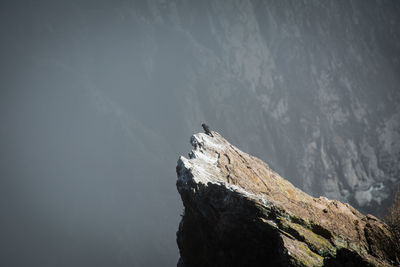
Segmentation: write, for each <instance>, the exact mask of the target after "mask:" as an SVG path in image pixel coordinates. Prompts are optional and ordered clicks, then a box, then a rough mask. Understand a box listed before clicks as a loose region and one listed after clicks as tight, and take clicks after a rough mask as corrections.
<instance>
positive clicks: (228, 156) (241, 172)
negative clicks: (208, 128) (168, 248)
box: [176, 132, 396, 267]
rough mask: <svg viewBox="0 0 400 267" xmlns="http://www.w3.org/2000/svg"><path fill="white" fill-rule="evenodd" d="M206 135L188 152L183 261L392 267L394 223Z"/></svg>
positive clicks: (183, 165)
mask: <svg viewBox="0 0 400 267" xmlns="http://www.w3.org/2000/svg"><path fill="white" fill-rule="evenodd" d="M213 135H214V137H211V136H209V135H206V134H203V133H199V134H195V135H193V136H192V137H191V144H192V145H193V149H192V151H191V152H190V153H189V159H187V158H185V157H180V158H179V160H178V165H177V167H176V171H177V175H178V180H177V188H178V191H179V193H180V195H181V198H182V201H183V205H184V208H185V210H184V214H183V216H182V220H181V222H180V225H179V230H178V232H177V242H178V247H179V250H180V255H181V258H180V259H179V262H178V266H185V267H191V266H390V265H391V264H394V262H395V261H396V255H395V251H393V247H394V246H393V243H394V242H396V240H394V238H393V236H392V235H391V234H390V232H389V230H388V226H387V225H386V224H385V223H384V222H382V221H381V220H379V219H377V218H375V217H374V216H372V215H366V216H365V215H363V214H361V213H360V212H358V211H357V210H356V209H354V208H353V207H352V206H350V205H349V204H347V203H341V202H339V201H337V200H329V199H327V198H325V197H319V198H313V197H311V196H309V195H308V194H306V193H304V192H303V191H301V190H299V189H297V188H296V187H294V186H293V185H292V184H291V183H290V182H289V181H287V180H285V179H284V178H282V177H281V176H280V175H279V174H278V173H276V172H274V171H273V170H271V168H270V167H269V166H268V165H267V164H266V163H264V162H263V161H261V160H260V159H258V158H256V157H253V156H251V155H249V154H247V153H245V152H243V151H241V150H239V149H238V148H236V147H235V146H233V145H231V144H230V143H229V142H228V141H226V140H225V139H224V138H223V137H222V136H221V135H220V134H218V133H216V132H213Z"/></svg>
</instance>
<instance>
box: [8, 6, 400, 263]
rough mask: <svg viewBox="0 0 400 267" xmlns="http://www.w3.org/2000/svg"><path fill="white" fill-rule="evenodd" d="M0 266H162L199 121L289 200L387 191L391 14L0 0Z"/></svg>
mask: <svg viewBox="0 0 400 267" xmlns="http://www.w3.org/2000/svg"><path fill="white" fill-rule="evenodd" d="M0 29H1V32H2V42H1V52H0V55H1V61H0V62H1V63H0V64H1V73H2V74H1V75H0V85H1V92H0V121H1V128H0V147H1V148H2V149H1V150H0V151H1V152H0V159H1V163H0V212H1V220H0V233H1V238H0V250H1V251H2V252H1V255H2V257H1V258H0V265H1V266H175V265H176V262H177V260H178V257H179V252H178V248H177V245H176V240H175V239H176V231H177V229H178V224H179V221H180V214H181V213H182V210H183V207H182V204H181V201H180V198H179V194H178V193H177V191H176V187H175V180H176V174H175V166H176V161H177V159H178V157H179V155H186V153H188V152H189V151H190V149H191V148H190V145H189V138H190V136H191V135H192V134H193V133H196V132H200V131H201V123H203V122H206V123H207V124H209V125H210V127H211V128H212V129H213V130H216V131H218V132H219V133H220V134H222V136H224V137H225V138H227V139H228V140H229V141H231V142H232V143H233V144H235V145H237V146H238V147H240V148H241V149H243V150H244V151H246V152H248V153H251V154H253V155H255V156H258V157H260V158H261V159H262V160H264V161H266V162H267V163H269V164H270V165H271V167H272V168H274V169H275V170H276V171H278V172H279V173H280V174H281V175H282V176H284V177H285V178H287V179H288V180H290V181H291V182H292V183H294V184H295V185H296V186H298V187H300V188H301V189H303V190H305V191H306V192H307V193H309V194H312V195H315V196H319V195H326V196H328V197H331V198H335V199H339V200H341V201H346V202H350V203H351V204H352V205H355V206H356V207H357V208H359V209H361V210H362V211H363V212H372V213H375V214H379V212H380V210H381V207H386V206H387V203H389V202H390V196H391V194H392V190H393V188H394V187H395V186H396V185H398V183H399V181H400V165H399V164H398V162H399V161H400V141H399V140H400V108H399V103H400V102H399V101H400V90H399V88H400V30H399V29H400V5H399V2H396V1H361V0H360V1H348V2H333V1H330V2H320V1H233V2H228V1H227V2H225V1H162V0H159V1H122V0H121V1H2V2H1V3H0Z"/></svg>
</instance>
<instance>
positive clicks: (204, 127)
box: [201, 123, 214, 137]
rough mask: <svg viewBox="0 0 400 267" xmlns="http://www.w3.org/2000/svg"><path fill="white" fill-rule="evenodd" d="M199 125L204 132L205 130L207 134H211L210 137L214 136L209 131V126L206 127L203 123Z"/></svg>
mask: <svg viewBox="0 0 400 267" xmlns="http://www.w3.org/2000/svg"><path fill="white" fill-rule="evenodd" d="M201 126H202V127H203V129H204V132H205V133H206V134H207V135H209V136H211V137H214V135H213V134H212V132H211V130H210V127H208V125H207V124H205V123H203V124H201Z"/></svg>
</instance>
